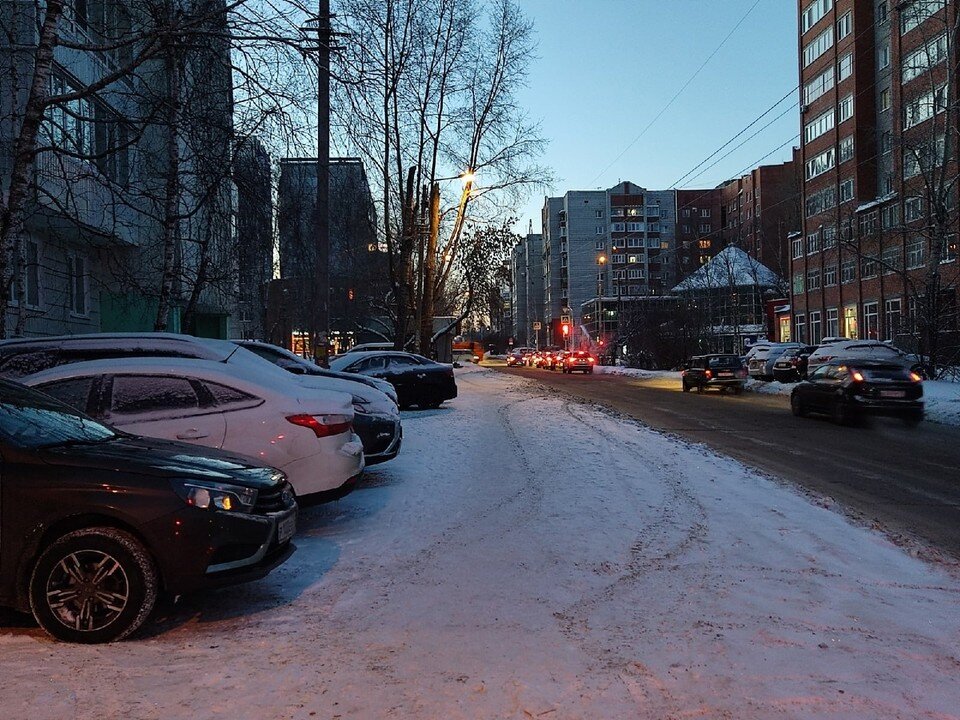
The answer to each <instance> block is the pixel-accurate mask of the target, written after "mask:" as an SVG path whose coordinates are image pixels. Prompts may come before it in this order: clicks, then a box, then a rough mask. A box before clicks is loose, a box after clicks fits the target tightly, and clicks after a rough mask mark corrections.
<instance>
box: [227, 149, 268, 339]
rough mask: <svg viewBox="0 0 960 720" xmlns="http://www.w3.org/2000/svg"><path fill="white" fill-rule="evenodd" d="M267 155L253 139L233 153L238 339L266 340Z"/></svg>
mask: <svg viewBox="0 0 960 720" xmlns="http://www.w3.org/2000/svg"><path fill="white" fill-rule="evenodd" d="M270 178H271V167H270V155H269V153H267V150H266V148H265V147H264V146H263V143H261V142H260V141H259V140H257V139H256V138H249V139H247V140H246V141H245V142H243V143H242V144H241V145H240V146H239V147H238V148H237V151H236V159H235V161H234V182H235V183H236V186H237V306H238V309H239V318H238V320H237V325H236V326H237V330H238V332H239V333H240V337H243V338H247V339H257V340H265V339H266V338H267V327H266V322H267V286H268V284H269V283H270V280H272V279H273V265H274V258H273V254H274V253H273V186H272V184H271V179H270Z"/></svg>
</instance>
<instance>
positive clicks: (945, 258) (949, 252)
mask: <svg viewBox="0 0 960 720" xmlns="http://www.w3.org/2000/svg"><path fill="white" fill-rule="evenodd" d="M956 259H957V236H956V235H949V236H947V237H945V238H943V240H941V241H940V262H941V263H949V262H953V261H954V260H956Z"/></svg>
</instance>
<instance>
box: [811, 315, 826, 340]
mask: <svg viewBox="0 0 960 720" xmlns="http://www.w3.org/2000/svg"><path fill="white" fill-rule="evenodd" d="M820 333H821V323H820V311H819V310H814V311H813V312H811V313H810V344H811V345H819V344H820V341H821V340H822V339H823V335H821V334H820Z"/></svg>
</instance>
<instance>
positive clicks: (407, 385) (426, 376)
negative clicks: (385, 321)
mask: <svg viewBox="0 0 960 720" xmlns="http://www.w3.org/2000/svg"><path fill="white" fill-rule="evenodd" d="M330 367H331V369H333V370H338V371H341V372H348V373H361V374H363V375H370V376H372V377H378V378H382V379H384V380H387V381H388V382H390V383H391V384H392V385H393V386H394V387H395V388H396V389H397V398H398V400H399V403H400V407H401V408H409V407H411V406H414V405H416V406H417V407H419V408H437V407H440V405H441V404H442V403H443V402H444V401H445V400H452V399H453V398H455V397H456V396H457V382H456V380H455V379H454V377H453V368H452V367H451V366H449V365H443V364H441V363H438V362H434V361H433V360H429V359H427V358H425V357H423V356H422V355H414V354H413V353H405V352H399V351H390V352H365V353H350V354H349V355H344V356H343V357H340V358H337V359H336V360H335V361H334V362H332V363H331V364H330Z"/></svg>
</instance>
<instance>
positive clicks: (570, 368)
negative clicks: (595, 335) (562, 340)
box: [563, 350, 597, 373]
mask: <svg viewBox="0 0 960 720" xmlns="http://www.w3.org/2000/svg"><path fill="white" fill-rule="evenodd" d="M596 364H597V359H596V358H595V357H594V356H593V355H591V354H590V353H588V352H587V351H586V350H574V351H573V352H571V353H570V354H569V355H567V357H566V358H565V359H564V361H563V372H565V373H575V372H582V373H592V372H593V367H594V365H596Z"/></svg>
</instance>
